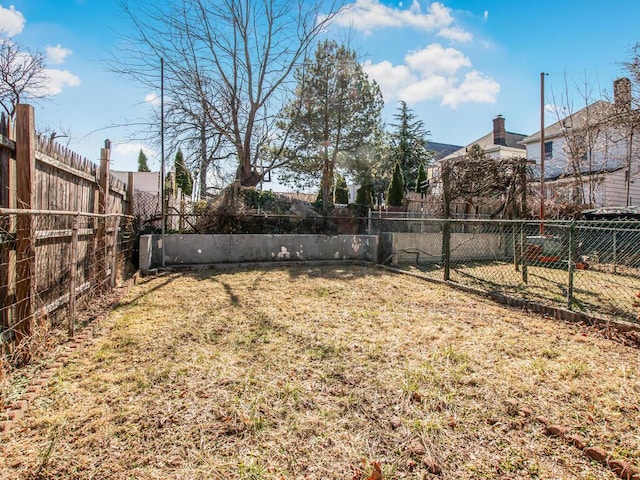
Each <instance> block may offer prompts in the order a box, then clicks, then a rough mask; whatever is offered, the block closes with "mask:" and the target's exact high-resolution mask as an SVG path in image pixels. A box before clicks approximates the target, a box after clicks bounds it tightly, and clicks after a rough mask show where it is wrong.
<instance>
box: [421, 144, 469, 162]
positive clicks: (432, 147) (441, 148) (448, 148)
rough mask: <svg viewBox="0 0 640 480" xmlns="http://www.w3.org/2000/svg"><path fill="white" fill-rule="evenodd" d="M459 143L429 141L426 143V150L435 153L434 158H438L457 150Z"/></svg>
mask: <svg viewBox="0 0 640 480" xmlns="http://www.w3.org/2000/svg"><path fill="white" fill-rule="evenodd" d="M459 148H461V147H460V145H451V144H449V143H438V142H429V143H427V150H429V151H430V152H433V153H434V154H435V155H434V156H435V160H440V159H441V158H444V157H446V156H447V155H449V154H450V153H453V152H455V151H456V150H458V149H459Z"/></svg>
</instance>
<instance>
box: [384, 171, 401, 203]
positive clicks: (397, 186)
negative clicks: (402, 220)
mask: <svg viewBox="0 0 640 480" xmlns="http://www.w3.org/2000/svg"><path fill="white" fill-rule="evenodd" d="M403 202H404V178H403V175H402V167H400V162H396V164H395V166H394V167H393V177H392V178H391V184H390V185H389V191H388V192H387V205H389V206H391V207H401V206H402V204H403Z"/></svg>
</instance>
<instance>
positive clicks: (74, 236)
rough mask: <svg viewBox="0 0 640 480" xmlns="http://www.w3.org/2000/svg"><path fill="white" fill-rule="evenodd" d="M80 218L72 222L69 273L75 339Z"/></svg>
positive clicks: (71, 326) (70, 328) (70, 332)
mask: <svg viewBox="0 0 640 480" xmlns="http://www.w3.org/2000/svg"><path fill="white" fill-rule="evenodd" d="M79 221H80V216H79V215H76V216H75V217H73V219H72V220H71V271H70V273H69V336H70V337H73V335H74V334H75V328H76V276H77V270H78V223H79Z"/></svg>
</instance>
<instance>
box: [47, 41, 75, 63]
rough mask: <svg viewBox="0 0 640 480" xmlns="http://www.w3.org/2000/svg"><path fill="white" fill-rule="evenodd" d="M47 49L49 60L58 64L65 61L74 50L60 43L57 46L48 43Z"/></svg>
mask: <svg viewBox="0 0 640 480" xmlns="http://www.w3.org/2000/svg"><path fill="white" fill-rule="evenodd" d="M45 50H46V52H47V60H49V62H51V63H53V64H56V65H59V64H61V63H64V61H65V59H66V58H67V57H68V56H69V55H71V54H72V53H73V51H72V50H70V49H68V48H64V47H63V46H62V45H60V44H58V45H56V46H55V47H52V46H51V45H47V46H46V48H45Z"/></svg>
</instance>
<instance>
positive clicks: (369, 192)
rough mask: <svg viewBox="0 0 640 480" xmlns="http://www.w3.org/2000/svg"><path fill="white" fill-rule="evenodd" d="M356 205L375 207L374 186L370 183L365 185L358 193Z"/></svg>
mask: <svg viewBox="0 0 640 480" xmlns="http://www.w3.org/2000/svg"><path fill="white" fill-rule="evenodd" d="M356 205H365V206H367V207H372V206H373V185H371V182H370V181H368V182H365V183H363V184H362V185H361V186H360V188H359V189H358V191H357V192H356Z"/></svg>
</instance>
